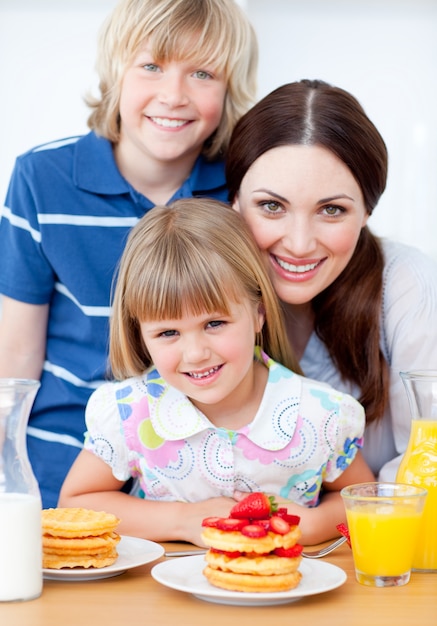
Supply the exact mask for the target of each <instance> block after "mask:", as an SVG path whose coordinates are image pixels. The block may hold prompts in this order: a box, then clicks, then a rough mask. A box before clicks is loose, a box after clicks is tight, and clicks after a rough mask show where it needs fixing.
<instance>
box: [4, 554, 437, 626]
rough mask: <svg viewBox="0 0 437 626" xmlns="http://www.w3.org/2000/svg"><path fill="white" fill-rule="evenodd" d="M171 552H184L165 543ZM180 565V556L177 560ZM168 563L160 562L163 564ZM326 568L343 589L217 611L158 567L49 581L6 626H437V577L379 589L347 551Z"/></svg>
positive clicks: (16, 606)
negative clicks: (164, 581) (173, 585)
mask: <svg viewBox="0 0 437 626" xmlns="http://www.w3.org/2000/svg"><path fill="white" fill-rule="evenodd" d="M164 547H165V548H166V549H169V550H170V549H175V550H176V549H181V548H186V547H187V546H186V545H185V546H184V545H182V546H181V545H179V544H164ZM173 558H175V557H173ZM164 559H165V557H163V558H162V559H160V560H164ZM323 560H324V561H327V562H329V563H333V564H334V565H338V566H339V567H341V568H343V569H344V570H345V571H346V573H347V577H348V578H347V581H346V583H345V584H344V585H343V586H341V587H339V588H338V589H335V590H332V591H329V592H326V593H322V594H319V595H314V596H309V597H307V598H302V599H300V600H298V601H296V602H291V603H290V604H285V605H280V606H258V607H240V606H226V605H221V604H213V603H210V602H205V601H203V600H199V599H197V598H195V597H194V596H192V595H191V594H187V593H183V592H180V591H175V590H173V589H169V588H167V587H164V586H162V585H160V584H159V583H158V582H156V581H155V580H154V579H153V578H152V577H151V575H150V570H151V568H152V567H153V566H154V565H155V564H156V562H154V563H151V564H148V565H143V566H141V567H137V568H134V569H131V570H128V571H127V572H125V573H124V574H122V575H120V576H117V577H114V578H107V579H103V580H98V581H92V582H65V581H49V580H48V581H44V590H43V594H42V596H41V597H40V598H38V599H36V600H32V601H29V602H22V603H20V602H18V603H0V625H1V626H70V625H73V624H74V625H75V626H101V625H102V626H103V625H104V626H130V625H133V626H136V625H141V626H178V625H181V626H200V625H201V626H233V625H234V624H236V625H237V626H249V625H250V626H278V625H279V626H282V625H287V626H301V625H302V626H315V625H317V624H320V626H339V625H340V626H341V625H343V624H344V625H346V624H347V625H351V626H403V625H405V626H407V625H408V626H431V625H432V626H435V625H436V624H437V573H432V574H423V573H417V572H414V573H413V574H412V577H411V580H410V582H409V584H408V585H405V586H404V587H391V588H384V589H375V588H371V587H365V586H363V585H360V584H359V583H358V582H356V580H355V576H354V570H353V562H352V555H351V551H350V549H349V547H348V546H347V545H344V546H342V547H341V548H339V549H338V550H337V551H336V552H333V553H332V554H330V555H329V556H327V557H324V559H323Z"/></svg>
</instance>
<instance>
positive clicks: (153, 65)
mask: <svg viewBox="0 0 437 626" xmlns="http://www.w3.org/2000/svg"><path fill="white" fill-rule="evenodd" d="M143 67H144V69H145V70H147V71H148V72H159V67H158V66H157V65H156V63H146V64H145V65H143Z"/></svg>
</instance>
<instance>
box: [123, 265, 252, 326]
mask: <svg viewBox="0 0 437 626" xmlns="http://www.w3.org/2000/svg"><path fill="white" fill-rule="evenodd" d="M149 278H150V280H148V281H144V282H142V283H141V288H140V292H137V293H136V294H134V293H133V291H132V289H129V290H128V293H130V294H131V300H130V302H126V305H127V307H128V308H129V310H130V315H131V316H132V317H133V318H136V319H138V320H139V321H140V322H143V321H156V320H165V319H181V318H182V317H184V316H185V315H187V314H188V315H196V316H197V315H201V314H204V313H211V314H213V313H220V314H224V315H228V314H229V313H230V310H229V301H233V302H238V301H240V300H241V294H239V290H238V285H236V281H235V280H233V277H232V275H230V271H229V268H223V267H216V268H214V270H211V268H207V269H205V268H203V271H202V268H199V267H197V269H196V268H195V267H191V268H189V269H188V271H187V268H186V267H185V268H184V267H182V268H178V271H174V268H173V271H169V272H166V273H165V274H164V275H163V274H162V273H161V274H160V273H159V272H156V273H154V274H153V276H152V275H149ZM240 291H241V290H240Z"/></svg>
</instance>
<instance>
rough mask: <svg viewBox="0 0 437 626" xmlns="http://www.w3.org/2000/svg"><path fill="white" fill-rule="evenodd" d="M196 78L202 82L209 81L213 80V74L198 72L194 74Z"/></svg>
mask: <svg viewBox="0 0 437 626" xmlns="http://www.w3.org/2000/svg"><path fill="white" fill-rule="evenodd" d="M194 76H195V77H196V78H199V79H200V80H208V79H209V78H212V74H210V73H209V72H206V71H205V70H197V72H194Z"/></svg>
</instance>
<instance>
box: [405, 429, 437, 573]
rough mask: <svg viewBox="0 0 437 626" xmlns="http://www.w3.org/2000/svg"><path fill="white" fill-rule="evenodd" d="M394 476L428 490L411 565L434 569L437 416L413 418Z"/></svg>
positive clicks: (436, 547) (436, 552) (436, 563)
mask: <svg viewBox="0 0 437 626" xmlns="http://www.w3.org/2000/svg"><path fill="white" fill-rule="evenodd" d="M396 480H397V482H400V483H407V484H410V485H415V486H417V487H424V488H425V489H426V490H427V491H428V495H427V496H426V501H425V508H424V511H423V517H422V524H421V529H420V536H419V540H418V543H417V547H416V552H415V554H414V559H413V569H418V570H437V420H432V419H413V420H412V422H411V434H410V440H409V443H408V447H407V450H406V452H405V455H404V458H403V459H402V462H401V464H400V467H399V471H398V474H397V477H396Z"/></svg>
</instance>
